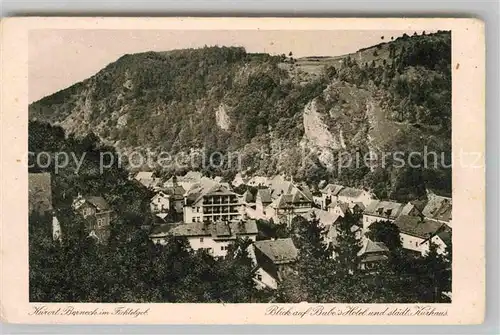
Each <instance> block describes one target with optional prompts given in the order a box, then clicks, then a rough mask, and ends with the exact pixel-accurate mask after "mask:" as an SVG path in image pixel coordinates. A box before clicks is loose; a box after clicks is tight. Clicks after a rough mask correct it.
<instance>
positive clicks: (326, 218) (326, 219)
mask: <svg viewBox="0 0 500 335" xmlns="http://www.w3.org/2000/svg"><path fill="white" fill-rule="evenodd" d="M313 216H314V217H316V219H318V220H319V222H320V223H321V224H323V225H325V226H328V225H333V224H335V223H336V222H337V220H338V219H339V218H340V215H337V214H334V213H331V212H328V211H324V210H322V209H318V208H311V209H310V210H309V211H308V212H307V213H305V214H302V217H303V218H304V219H306V220H311V219H312V218H313Z"/></svg>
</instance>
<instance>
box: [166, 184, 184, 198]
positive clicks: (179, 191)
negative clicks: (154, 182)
mask: <svg viewBox="0 0 500 335" xmlns="http://www.w3.org/2000/svg"><path fill="white" fill-rule="evenodd" d="M163 192H165V194H168V195H170V196H171V197H173V198H175V199H180V198H183V197H184V193H186V190H185V189H184V187H182V186H180V185H178V186H173V187H165V189H164V190H163Z"/></svg>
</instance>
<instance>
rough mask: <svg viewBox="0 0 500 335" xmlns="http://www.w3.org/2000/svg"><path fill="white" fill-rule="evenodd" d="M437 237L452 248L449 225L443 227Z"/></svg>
mask: <svg viewBox="0 0 500 335" xmlns="http://www.w3.org/2000/svg"><path fill="white" fill-rule="evenodd" d="M437 236H439V238H440V239H441V240H442V241H443V242H444V244H446V245H447V246H448V247H451V244H452V238H451V228H450V227H448V226H447V225H443V227H442V228H441V230H440V232H439V233H437Z"/></svg>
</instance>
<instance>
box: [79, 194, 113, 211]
mask: <svg viewBox="0 0 500 335" xmlns="http://www.w3.org/2000/svg"><path fill="white" fill-rule="evenodd" d="M85 200H87V201H88V202H90V203H91V204H92V205H94V206H95V207H96V208H97V209H98V210H100V211H107V210H109V209H110V206H109V204H108V202H107V201H106V200H104V198H103V197H99V196H87V197H85Z"/></svg>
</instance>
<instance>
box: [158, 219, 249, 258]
mask: <svg viewBox="0 0 500 335" xmlns="http://www.w3.org/2000/svg"><path fill="white" fill-rule="evenodd" d="M257 234H258V230H257V223H256V222H255V220H245V221H242V220H239V221H231V222H227V221H218V222H194V223H193V222H191V223H184V224H180V225H164V226H160V227H156V228H154V230H153V232H152V233H151V234H150V238H151V240H152V241H153V242H154V243H157V244H162V245H165V244H166V243H167V237H168V236H169V235H172V236H179V237H185V238H187V240H188V242H189V245H190V246H191V249H193V250H199V249H205V250H207V251H208V253H209V254H210V255H212V256H214V257H225V256H226V255H227V251H228V248H229V246H230V245H231V244H232V243H234V242H235V241H236V239H237V238H242V239H246V238H247V239H249V240H251V241H255V240H256V239H257Z"/></svg>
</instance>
